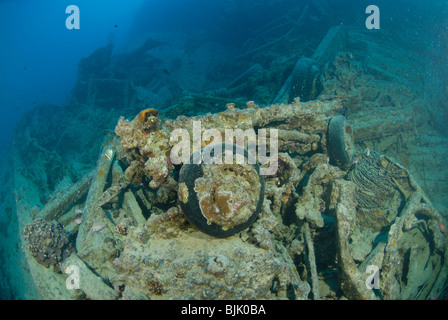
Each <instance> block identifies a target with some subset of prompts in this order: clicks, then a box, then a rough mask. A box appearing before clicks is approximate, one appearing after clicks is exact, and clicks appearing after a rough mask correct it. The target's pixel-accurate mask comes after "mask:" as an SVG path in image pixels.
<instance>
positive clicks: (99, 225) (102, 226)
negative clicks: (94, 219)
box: [90, 224, 104, 232]
mask: <svg viewBox="0 0 448 320" xmlns="http://www.w3.org/2000/svg"><path fill="white" fill-rule="evenodd" d="M103 228H104V225H102V224H96V225H94V226H93V227H92V228H90V231H93V232H96V231H100V230H101V229H103Z"/></svg>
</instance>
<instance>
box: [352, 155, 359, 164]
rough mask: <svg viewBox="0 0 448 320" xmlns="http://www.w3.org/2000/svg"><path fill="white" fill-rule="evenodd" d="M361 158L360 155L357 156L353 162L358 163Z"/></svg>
mask: <svg viewBox="0 0 448 320" xmlns="http://www.w3.org/2000/svg"><path fill="white" fill-rule="evenodd" d="M360 159H361V157H360V156H356V157H354V158H353V164H357V163H358V162H359V160H360Z"/></svg>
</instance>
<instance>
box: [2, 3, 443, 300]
mask: <svg viewBox="0 0 448 320" xmlns="http://www.w3.org/2000/svg"><path fill="white" fill-rule="evenodd" d="M318 3H319V0H317V1H312V0H283V1H282V0H126V1H124V0H121V1H118V0H36V1H32V0H1V1H0V48H1V49H0V157H1V158H2V161H3V162H0V165H1V166H3V167H4V168H6V166H7V165H8V164H7V162H8V159H10V158H9V157H10V146H11V144H12V139H13V132H14V128H15V127H16V125H17V123H19V121H20V120H21V119H22V117H23V116H24V114H26V113H27V112H31V113H28V114H31V118H32V113H33V112H35V110H36V109H34V108H36V107H37V106H39V105H42V104H45V105H54V106H56V107H55V109H51V110H52V111H50V113H54V110H62V108H63V106H66V105H67V104H68V103H69V101H72V100H71V98H72V90H73V88H74V87H75V84H76V83H77V80H78V63H79V62H80V61H81V59H83V58H86V57H89V56H90V55H91V54H92V52H94V51H95V50H96V49H98V48H100V47H105V46H107V45H109V44H112V45H113V53H112V59H113V61H114V62H116V61H118V60H117V59H119V57H120V54H124V53H129V52H131V51H132V50H135V49H136V48H137V47H138V46H139V45H141V43H142V39H145V37H147V36H148V35H151V37H153V38H158V39H156V40H157V41H161V42H162V45H161V47H162V48H166V47H170V48H172V49H170V50H171V51H167V52H168V54H169V55H170V56H166V61H165V60H164V56H163V55H164V54H166V52H164V51H157V50H159V48H160V46H157V47H156V48H158V49H156V50H154V51H153V52H154V56H155V57H156V58H155V60H154V61H155V62H154V61H151V62H150V63H152V64H154V65H155V67H154V70H155V71H154V70H153V69H151V70H148V71H147V70H146V69H144V67H143V66H140V65H138V63H140V60H139V61H137V62H136V63H137V65H136V66H131V65H130V64H128V65H126V66H129V68H128V69H126V67H123V68H124V69H122V70H119V69H116V70H114V71H113V72H115V76H116V78H120V79H121V78H125V77H126V72H130V70H131V69H132V70H133V71H132V72H133V73H132V76H135V77H136V78H135V79H134V81H135V83H137V84H138V81H147V82H148V83H149V82H150V81H151V79H152V78H151V77H160V78H163V79H165V78H166V79H169V80H166V82H165V83H170V84H171V83H174V84H175V85H173V86H172V89H173V92H171V93H170V94H171V95H169V96H167V98H166V100H167V101H168V100H169V102H166V105H164V106H163V107H168V106H169V103H172V101H174V100H175V98H176V97H177V96H181V94H182V93H183V92H184V91H192V92H199V93H200V92H201V91H205V90H208V89H218V88H220V87H221V86H223V84H225V83H230V82H231V80H232V79H234V78H236V77H237V76H238V75H239V74H241V73H242V72H243V71H244V70H246V69H247V68H248V67H250V66H251V65H253V64H255V63H258V64H261V65H263V67H264V68H265V69H266V68H269V67H270V65H269V63H270V62H271V61H268V60H266V61H265V60H261V59H260V60H255V61H252V60H250V57H249V58H248V60H247V61H246V64H243V63H241V61H238V60H235V63H233V58H235V57H237V56H239V55H243V54H244V53H245V52H247V51H250V49H251V45H250V43H251V42H248V40H250V41H252V40H253V42H252V45H253V48H256V47H258V46H262V45H263V42H262V41H261V40H260V38H257V30H263V27H264V26H266V25H268V24H269V23H270V22H273V21H275V20H276V19H278V18H279V17H284V16H288V13H289V12H295V11H294V10H298V11H297V12H299V13H300V10H301V9H302V8H304V7H306V6H308V7H309V8H310V9H309V11H308V13H307V14H308V15H309V17H311V18H310V19H308V20H307V21H309V23H307V24H306V25H303V26H302V27H301V28H302V29H301V32H302V37H303V47H301V48H300V50H302V49H303V51H304V53H305V54H306V55H308V56H310V55H311V53H312V50H314V49H315V48H316V46H317V45H318V44H319V42H320V40H322V38H323V37H324V35H325V34H326V32H327V30H328V29H329V28H330V27H331V26H335V25H347V26H355V27H360V28H363V27H364V24H365V20H366V17H367V14H366V13H365V8H366V7H367V6H368V5H370V4H375V5H377V6H378V7H379V8H380V9H381V29H380V30H378V31H372V32H377V33H378V34H379V35H380V36H383V37H386V38H387V37H395V38H396V39H400V38H402V39H406V41H407V40H409V39H414V40H415V46H412V45H411V46H409V47H408V48H407V49H406V50H409V51H410V52H412V54H413V55H414V56H415V57H416V58H417V59H426V57H427V56H428V54H430V55H431V59H433V60H434V61H436V62H437V63H439V64H440V66H443V67H445V66H446V63H447V62H448V60H447V55H448V36H447V34H448V22H447V21H448V3H447V1H442V0H435V1H431V2H428V1H424V0H412V1H404V0H375V1H370V0H369V1H364V0H362V1H357V0H335V1H330V0H328V1H321V5H316V4H318ZM69 5H76V6H77V7H78V8H79V10H80V28H79V29H71V30H70V29H67V27H66V19H67V17H68V16H69V14H67V13H66V12H65V11H66V8H67V7H68V6H69ZM323 13H324V16H325V19H324V20H320V19H319V17H320V16H322V14H323ZM298 15H299V14H292V15H291V17H292V18H297V16H298ZM291 17H289V18H291ZM286 31H287V30H286V29H285V30H283V31H282V29H281V28H279V31H278V32H277V33H276V32H275V31H273V32H272V35H273V37H271V38H268V41H275V40H276V39H278V38H280V37H282V35H283V34H284V32H286ZM282 32H283V33H282ZM167 34H170V36H166V35H167ZM173 34H175V35H176V36H172V35H173ZM173 39H176V40H173ZM254 39H255V40H254ZM258 40H260V41H258ZM164 41H165V42H164ZM166 41H168V43H167V42H166ZM169 41H179V43H181V42H182V41H185V42H186V43H189V45H190V48H192V49H191V51H187V49H185V50H186V51H185V52H184V53H182V52H179V51H176V50H178V49H179V48H180V47H182V46H180V45H179V46H176V45H174V44H173V43H169ZM257 41H258V42H257ZM211 42H213V43H214V44H213V45H214V46H215V47H214V48H213V49H212V50H215V54H216V59H217V61H222V62H223V63H222V65H220V64H219V63H216V65H215V66H213V67H214V69H213V71H211V70H206V71H202V70H199V69H200V68H201V67H202V66H201V61H196V64H195V63H193V62H192V66H191V68H190V69H189V70H191V79H188V78H187V77H185V75H184V77H182V76H181V75H179V74H177V73H176V72H178V70H180V66H177V65H176V63H177V62H178V60H179V59H178V60H176V59H175V57H174V58H173V56H174V55H176V54H180V55H183V54H184V55H189V54H191V53H192V52H195V50H196V49H197V48H200V47H202V46H205V45H207V44H208V43H211ZM423 42H424V45H422V43H423ZM406 43H408V41H407V42H406ZM185 48H188V46H187V45H186V46H185ZM422 48H425V49H422ZM265 50H266V51H268V50H273V47H270V46H267V47H266V49H265ZM288 50H290V51H294V50H298V48H295V47H293V48H288ZM160 52H162V53H160ZM200 58H201V56H200V55H198V59H200ZM157 59H159V60H157ZM219 59H221V60H219ZM266 59H268V58H266ZM167 61H169V63H168V62H167ZM127 62H129V61H127ZM224 62H228V63H227V64H225V63H224ZM165 64H166V66H165ZM158 66H161V67H160V68H158ZM140 68H141V69H142V70H143V69H144V71H145V72H146V71H147V72H148V73H147V74H145V75H144V76H145V78H144V80H141V79H140V78H138V79H137V76H140V75H139V74H138V70H139V69H140ZM195 68H196V69H195ZM441 69H443V68H442V67H441ZM444 70H446V69H444ZM103 71H104V70H103ZM120 72H123V74H125V75H124V76H123V74H121V73H120ZM142 72H143V71H142ZM150 72H154V74H150ZM157 72H159V73H157ZM196 72H197V79H198V82H197V83H196V82H195V76H196ZM143 73H144V72H143ZM204 73H206V76H204ZM148 74H149V75H148ZM203 76H204V77H203ZM200 77H201V79H199V78H200ZM202 77H203V78H202ZM139 79H140V80H139ZM282 80H284V79H275V78H274V79H272V82H273V83H274V82H278V83H277V84H276V85H277V86H278V85H279V84H281V83H283V82H282ZM446 80H447V79H446V78H445V81H446ZM169 81H172V82H169ZM201 81H202V82H201ZM265 85H266V86H268V85H269V84H265ZM168 87H169V86H168ZM442 87H443V86H442ZM444 88H445V91H446V92H445V93H444V94H445V97H446V96H448V89H447V88H448V85H447V84H446V83H445V85H444ZM277 89H278V88H277ZM157 98H160V99H161V98H162V93H161V94H160V96H159V97H157ZM168 98H169V99H168ZM235 98H238V97H235ZM243 98H247V100H250V97H243ZM154 99H156V98H154ZM267 99H268V100H269V98H267ZM268 100H267V101H268ZM155 101H158V100H155ZM163 101H165V100H163ZM439 103H440V104H439V105H437V106H435V107H433V109H432V110H431V112H432V115H433V117H434V119H433V121H434V122H435V123H436V125H435V127H437V129H438V130H440V132H441V134H443V135H448V125H447V123H448V110H447V108H448V107H447V104H446V101H444V100H443V99H442V98H441V99H440V101H439ZM266 104H268V103H266ZM74 105H75V104H74ZM126 107H127V106H123V110H124V111H123V112H129V113H130V114H132V112H134V111H135V110H127V109H126ZM156 107H157V106H156ZM58 108H59V109H58ZM101 108H103V109H101V110H102V111H101V112H109V111H110V112H116V113H117V114H119V113H120V112H121V111H120V110H118V111H117V110H116V106H113V105H112V104H111V109H114V110H108V109H107V107H105V106H104V105H103V106H102V107H101ZM434 108H435V109H434ZM74 113H76V112H74ZM134 114H135V113H134ZM188 115H190V114H188ZM61 117H63V115H61ZM114 119H116V118H114ZM96 126H97V124H96V123H92V124H91V129H92V131H94V130H96V129H97V127H96ZM42 128H44V129H43V131H44V132H45V134H43V135H47V137H46V138H48V139H47V140H49V141H50V142H48V144H49V145H51V144H52V143H53V140H54V141H58V139H57V138H58V135H60V134H61V131H58V130H59V129H58V128H56V129H55V131H54V136H51V134H52V132H53V131H51V124H43V125H42ZM102 129H103V130H113V127H110V126H109V127H105V128H102ZM83 130H87V131H88V130H89V127H88V126H87V127H83ZM52 139H53V140H52ZM92 139H94V138H92ZM69 142H70V141H68V142H67V147H66V149H64V148H62V147H61V148H60V149H58V152H59V151H60V152H62V154H61V156H62V158H63V159H64V160H66V161H69V160H68V159H69V158H70V157H72V156H73V153H76V152H74V151H76V150H74V151H73V150H69V149H70V148H72V145H70V144H69ZM99 142H100V141H99ZM73 145H76V143H73ZM57 147H59V145H57ZM91 147H92V148H98V146H97V145H95V146H91ZM72 149H73V148H72ZM64 152H66V156H64V154H63V153H64ZM95 153H96V150H95V151H92V152H91V154H95ZM91 154H86V157H90V156H91ZM29 156H30V157H31V158H32V157H33V154H30V155H29ZM64 157H66V158H64ZM91 160H92V159H91V158H88V159H87V160H85V163H89V162H90V163H92V165H93V163H94V162H92V161H91ZM9 163H11V162H9ZM6 171H8V169H6ZM73 171H76V170H73ZM2 174H3V173H2ZM75 175H76V173H75ZM4 177H6V174H5V175H4ZM8 177H9V176H8ZM76 178H79V177H76ZM4 181H9V182H8V183H11V181H10V180H9V178H8V179H6V178H4ZM50 189H51V188H50ZM50 191H51V190H46V191H45V192H46V193H47V194H46V196H47V197H48V193H49V192H50ZM11 192H12V190H9V193H8V194H11ZM5 194H7V192H6V191H5ZM4 197H6V196H4ZM2 200H3V198H2ZM5 203H6V202H5ZM44 203H45V201H44V200H42V201H41V203H38V205H43V204H44ZM8 208H9V209H8V210H12V209H11V207H10V206H9V207H8ZM2 210H3V211H2V212H0V222H1V223H2V224H3V225H4V227H2V228H0V231H1V230H3V232H4V233H5V234H6V233H7V231H6V230H7V229H8V228H7V227H5V226H7V225H8V224H11V226H12V225H13V224H14V222H12V220H11V219H14V217H15V215H14V214H12V215H11V213H6V212H5V210H4V208H3V209H2ZM11 228H13V227H11ZM5 248H7V245H6V244H3V245H2V249H3V250H7V249H5ZM17 251H18V247H17V244H11V252H13V254H12V255H13V256H14V255H15V254H17ZM1 253H2V252H1V251H0V254H1ZM11 261H15V260H14V258H11V256H10V257H8V258H5V259H4V260H0V262H4V263H5V264H6V263H10V262H11ZM10 270H11V269H10V268H9V267H4V272H2V274H0V278H1V276H3V277H7V274H8V272H10ZM2 290H4V291H2ZM21 290H22V289H19V288H17V289H16V290H15V291H14V290H13V291H11V290H8V291H5V289H4V288H2V287H1V282H0V291H1V292H0V298H3V299H17V298H19V299H23V298H24V297H25V296H24V295H23V292H21Z"/></svg>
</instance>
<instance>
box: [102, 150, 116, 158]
mask: <svg viewBox="0 0 448 320" xmlns="http://www.w3.org/2000/svg"><path fill="white" fill-rule="evenodd" d="M113 156H114V150H112V149H107V151H106V152H105V153H104V158H106V160H109V161H111V160H112V157H113Z"/></svg>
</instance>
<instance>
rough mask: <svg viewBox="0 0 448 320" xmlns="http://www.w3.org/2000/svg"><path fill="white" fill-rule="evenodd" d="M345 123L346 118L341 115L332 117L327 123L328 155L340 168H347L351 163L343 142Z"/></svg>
mask: <svg viewBox="0 0 448 320" xmlns="http://www.w3.org/2000/svg"><path fill="white" fill-rule="evenodd" d="M346 125H347V124H346V119H345V117H344V116H343V115H337V116H334V117H332V118H331V119H330V122H329V124H328V155H329V157H330V162H331V163H333V164H336V165H337V166H338V167H341V168H347V167H348V166H350V165H351V159H350V156H349V154H348V153H347V148H346V147H347V146H346V142H345V131H346Z"/></svg>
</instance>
